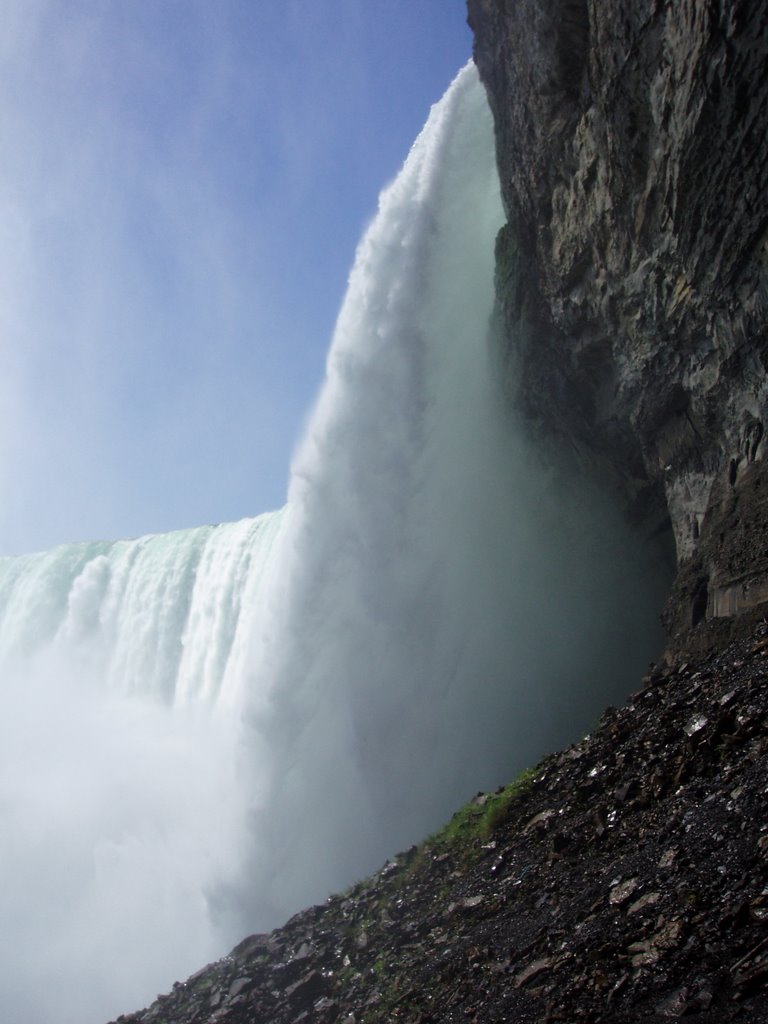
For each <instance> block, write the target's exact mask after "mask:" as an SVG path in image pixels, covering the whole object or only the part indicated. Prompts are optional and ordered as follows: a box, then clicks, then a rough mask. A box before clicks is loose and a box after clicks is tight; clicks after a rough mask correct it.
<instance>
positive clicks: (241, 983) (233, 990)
mask: <svg viewBox="0 0 768 1024" xmlns="http://www.w3.org/2000/svg"><path fill="white" fill-rule="evenodd" d="M250 984H251V979H250V978H235V980H234V981H233V982H232V984H231V985H230V986H229V992H228V993H227V999H234V998H235V996H239V995H240V993H241V992H242V991H243V989H244V988H246V987H247V986H248V985H250Z"/></svg>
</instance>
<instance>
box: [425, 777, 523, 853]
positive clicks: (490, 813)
mask: <svg viewBox="0 0 768 1024" xmlns="http://www.w3.org/2000/svg"><path fill="white" fill-rule="evenodd" d="M535 774H536V773H535V769H529V770H528V771H524V772H521V773H520V775H518V776H517V778H516V779H513V781H512V782H510V783H509V784H508V785H506V786H502V788H501V789H498V790H497V791H496V792H495V793H484V794H483V795H482V796H481V797H475V798H474V799H473V800H470V801H469V803H467V804H465V805H464V806H463V807H462V808H461V809H460V810H458V811H457V812H456V813H455V814H454V816H453V817H452V818H451V820H450V821H449V822H448V824H447V825H444V826H443V827H442V828H441V829H439V831H437V832H435V833H434V835H431V836H430V837H429V838H428V839H427V840H426V841H425V842H424V844H423V846H424V848H427V849H431V850H432V852H433V853H435V852H438V853H439V852H440V851H441V850H445V851H447V850H448V849H449V848H451V847H454V846H456V845H457V844H464V843H467V842H471V841H472V840H474V839H482V840H485V839H490V837H491V836H492V835H493V833H494V832H495V831H496V829H497V828H499V826H500V825H502V824H503V823H504V822H505V821H506V819H507V816H508V815H509V810H510V808H511V807H512V805H513V804H514V803H515V802H516V801H517V800H519V798H520V797H521V796H523V795H524V794H525V793H527V792H528V790H529V789H530V788H531V785H532V783H533V779H534V775H535Z"/></svg>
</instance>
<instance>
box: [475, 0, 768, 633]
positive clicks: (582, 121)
mask: <svg viewBox="0 0 768 1024" xmlns="http://www.w3.org/2000/svg"><path fill="white" fill-rule="evenodd" d="M468 11H469V22H470V25H471V27H472V29H473V31H474V34H475V60H476V62H477V65H478V68H479V70H480V74H481V76H482V78H483V81H484V83H485V85H486V88H487V91H488V95H489V99H490V103H491V107H492V109H493V114H494V119H495V125H496V136H497V148H498V159H499V168H500V174H501V181H502V191H503V198H504V203H505V207H506V211H507V216H508V224H507V226H506V228H505V229H504V230H503V231H502V233H501V235H500V237H499V240H498V244H497V268H498V269H497V289H498V296H499V304H500V308H501V312H502V316H503V318H504V322H505V326H506V331H507V334H508V336H510V337H511V336H515V337H517V338H519V337H521V336H522V337H524V339H525V341H524V345H523V349H522V352H521V353H520V354H519V357H516V358H519V365H517V366H516V367H515V375H516V377H517V379H519V380H520V381H521V387H520V401H521V402H522V404H523V406H524V409H525V412H526V414H527V416H528V418H529V422H530V423H531V424H532V427H533V429H535V430H537V431H541V432H543V433H544V434H546V435H548V436H550V437H554V438H559V439H560V440H561V441H563V442H564V443H565V445H566V447H568V448H574V447H575V449H576V450H577V452H578V453H579V458H580V459H581V460H582V461H583V462H584V463H585V465H589V466H590V468H591V469H593V470H594V471H596V472H597V473H599V474H601V475H602V476H603V477H604V479H605V480H606V481H609V482H610V483H611V484H612V485H618V486H619V487H620V489H621V493H622V495H623V500H624V502H625V504H626V506H627V508H628V510H629V512H630V514H631V515H632V516H633V517H634V518H635V519H636V520H637V521H638V522H640V523H641V524H642V527H643V529H645V530H646V531H648V532H653V531H661V532H663V531H664V529H665V528H667V527H669V526H671V529H672V531H673V534H674V542H675V548H676V555H677V564H678V570H679V571H678V575H677V578H676V581H675V584H674V586H673V589H672V594H671V596H670V599H669V603H668V606H667V610H666V613H665V614H666V624H667V627H668V630H669V632H670V634H671V635H672V636H673V637H674V636H675V635H677V636H678V642H679V638H680V637H682V636H684V635H685V634H686V633H687V631H688V630H689V629H690V628H691V627H695V626H697V625H698V624H699V623H700V622H703V621H705V620H706V619H712V618H716V617H725V618H731V619H734V620H735V619H736V618H738V617H739V616H740V615H741V614H742V613H743V612H744V611H745V610H747V609H752V608H754V607H755V606H756V605H757V604H759V603H761V602H763V601H765V599H766V596H768V585H767V582H766V581H768V530H767V529H766V522H768V519H767V517H766V515H765V511H766V500H767V498H766V486H768V483H767V482H766V481H765V480H764V476H765V473H764V455H765V447H766V439H765V423H766V412H767V410H766V400H767V398H768V387H767V385H766V372H765V371H766V360H767V359H768V331H767V320H766V316H767V312H768V274H767V273H766V271H767V262H768V191H767V190H766V181H767V180H768V178H767V176H766V175H767V172H768V0H708V2H705V0H674V2H662V0H638V2H637V3H633V4H629V5H628V4H624V3H620V2H618V0H469V2H468Z"/></svg>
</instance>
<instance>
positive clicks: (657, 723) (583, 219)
mask: <svg viewBox="0 0 768 1024" xmlns="http://www.w3.org/2000/svg"><path fill="white" fill-rule="evenodd" d="M468 6H469V13H470V22H471V24H472V26H473V29H474V31H475V34H476V60H477V63H478V66H479V68H480V71H481V74H482V77H483V79H484V81H485V83H486V86H487V88H488V91H489V96H490V100H491V105H492V108H493V111H494V117H495V121H496V130H497V139H498V152H499V165H500V172H501V178H502V187H503V192H504V200H505V204H506V209H507V213H508V218H509V223H508V226H507V228H506V229H505V230H504V231H503V232H502V234H501V236H500V239H499V243H498V278H497V283H498V296H499V305H500V308H501V311H502V314H503V319H504V323H505V326H506V329H507V334H508V336H510V337H515V338H516V339H518V341H519V338H520V337H521V336H522V337H523V338H524V344H523V348H522V352H520V353H519V356H515V360H516V365H515V373H516V375H519V376H521V377H522V380H523V387H522V389H521V394H522V395H523V396H524V399H523V400H524V403H525V409H526V412H527V413H528V415H529V417H530V422H531V423H532V424H533V425H534V427H535V429H537V430H540V431H541V432H542V433H543V434H544V435H546V436H547V437H549V438H552V439H553V440H554V441H555V442H556V443H557V442H562V444H563V447H564V448H567V449H569V450H574V449H575V450H576V452H577V453H578V457H579V458H580V459H581V461H582V462H583V463H584V464H585V465H588V466H589V467H590V468H591V469H592V470H594V471H595V472H597V473H598V474H601V475H602V476H603V478H604V479H605V480H606V481H609V482H610V485H611V486H614V487H617V488H619V489H620V491H621V493H622V495H623V500H624V502H625V503H626V505H627V507H628V509H629V510H630V511H631V513H632V515H633V516H634V517H635V518H636V519H637V520H638V521H639V522H640V523H642V524H644V527H645V528H646V529H647V530H649V531H654V530H657V531H661V532H663V531H665V530H667V529H670V528H671V530H672V532H673V534H674V539H675V544H676V550H677V555H678V573H677V578H676V581H675V585H674V588H673V593H672V595H671V598H670V601H669V604H668V608H667V613H666V618H667V623H668V626H669V628H670V632H671V643H670V649H669V654H668V659H667V663H666V666H665V667H663V668H662V667H660V668H658V669H657V670H655V671H654V672H653V673H652V674H651V675H650V676H649V677H648V678H647V679H645V680H644V681H643V687H642V689H641V690H639V691H638V693H637V694H635V695H634V697H632V698H631V699H630V701H629V703H628V704H627V706H626V707H625V708H623V709H621V710H618V711H617V710H613V709H612V710H609V711H608V712H606V714H605V715H604V717H603V719H602V720H601V722H600V724H599V727H598V728H597V729H596V731H595V732H594V734H593V735H592V736H591V737H587V738H586V739H585V740H583V741H582V742H581V743H579V744H577V745H576V746H574V747H572V748H570V749H569V750H567V751H565V752H563V753H561V754H558V755H554V756H552V757H550V758H548V759H547V760H545V761H544V762H543V763H542V764H541V765H540V766H539V767H538V768H537V769H536V770H535V771H534V772H533V773H531V774H530V775H529V776H526V777H525V778H524V779H523V780H521V781H520V783H519V784H517V785H513V786H512V787H509V788H508V789H507V790H505V791H504V792H503V793H501V794H498V795H495V796H491V797H488V798H481V799H479V800H477V801H475V803H474V804H471V805H470V806H469V807H468V808H466V809H465V810H464V811H463V812H461V813H460V815H459V816H458V818H457V819H455V821H454V823H453V824H452V826H449V827H448V828H447V829H446V830H444V832H443V833H442V834H440V835H439V836H438V837H434V838H433V839H432V840H430V841H428V842H427V843H426V844H425V845H424V846H423V847H421V848H420V849H419V850H412V851H410V852H409V853H407V854H404V855H402V856H400V857H398V858H397V859H396V860H395V861H393V862H392V863H391V864H389V865H387V866H385V868H384V869H383V870H382V871H381V872H380V873H379V874H378V875H377V876H375V877H373V878H372V879H369V880H368V881H366V882H363V883H361V884H360V885H358V886H356V887H355V888H354V889H352V890H351V891H350V892H348V893H346V894H344V895H341V896H336V897H333V898H331V899H330V900H329V901H328V902H327V904H326V905H324V906H321V907H315V908H312V909H310V910H307V911H305V912H303V913H301V914H298V915H297V916H296V917H294V918H293V919H292V920H291V921H289V922H288V923H287V924H286V925H285V926H284V927H283V928H280V929H277V930H276V931H274V932H273V933H271V934H270V935H258V936H252V937H251V938H249V939H246V940H245V941H244V942H243V943H241V945H240V946H238V947H237V948H236V949H235V950H234V951H233V952H232V954H231V955H230V956H227V957H224V958H223V959H222V960H221V961H219V962H218V963H216V964H212V965H210V966H209V967H207V968H204V969H203V970H202V971H200V972H198V974H197V975H195V976H194V977H193V978H190V979H189V980H188V981H187V982H186V983H183V984H177V985H175V986H174V989H173V991H172V992H171V993H169V994H168V995H167V996H164V997H161V998H159V999H158V1001H157V1002H156V1003H155V1004H153V1006H152V1007H150V1008H149V1009H148V1010H146V1011H143V1012H141V1013H137V1014H132V1015H130V1016H128V1017H122V1018H120V1020H121V1021H123V1022H128V1021H130V1022H131V1024H139V1022H141V1024H192V1022H195V1024H201V1022H214V1021H224V1022H229V1024H246V1022H248V1024H256V1022H263V1024H266V1022H274V1024H280V1022H286V1024H287V1022H297V1024H298V1022H305V1024H313V1022H317V1024H326V1022H327V1024H331V1022H337V1021H338V1022H345V1024H363V1022H366V1024H368V1022H369V1024H378V1022H384V1021H403V1022H405V1021H408V1022H413V1024H416V1022H422V1024H426V1022H433V1021H434V1022H458V1021H477V1022H484V1024H485V1022H491V1021H504V1020H506V1021H510V1022H515V1024H534V1022H536V1024H539V1022H548V1021H552V1022H554V1021H562V1022H565V1024H574V1022H575V1021H579V1020H583V1021H587V1022H600V1021H603V1022H611V1024H634V1022H636V1021H638V1020H643V1019H649V1020H674V1019H679V1018H683V1019H685V1020H686V1021H690V1022H691V1024H696V1022H698V1024H727V1022H731V1021H740V1022H744V1024H757V1022H762V1021H765V1020H766V1019H768V986H767V985H766V982H767V981H768V817H766V799H767V798H766V793H767V792H768V688H767V686H766V684H767V683H768V626H766V624H765V622H764V621H763V620H762V615H763V613H764V611H765V605H764V602H765V600H766V598H767V597H768V530H767V523H768V517H767V515H766V500H767V499H766V487H768V479H766V473H765V471H764V466H763V460H764V454H765V448H766V443H768V442H766V438H765V434H764V427H765V423H766V418H765V413H766V394H767V388H766V378H765V363H766V356H767V354H768V353H767V351H766V340H767V333H766V302H767V300H768V292H767V290H766V260H767V259H768V250H767V248H766V246H767V240H768V236H767V235H766V231H767V230H768V203H766V194H767V193H766V191H765V189H764V187H763V185H764V179H765V175H766V170H768V168H767V167H766V163H767V162H768V132H766V128H768V0H670V2H667V3H664V2H662V0H637V2H635V3H632V4H626V3H619V2H618V0H469V4H468ZM518 341H516V343H515V344H516V345H518ZM510 358H512V357H510Z"/></svg>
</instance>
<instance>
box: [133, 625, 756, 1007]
mask: <svg viewBox="0 0 768 1024" xmlns="http://www.w3.org/2000/svg"><path fill="white" fill-rule="evenodd" d="M716 647H717V645H716ZM767 755H768V625H766V624H764V623H763V624H760V625H758V626H757V627H756V628H755V630H754V631H753V632H752V633H751V634H750V635H749V636H747V637H743V638H741V639H739V640H737V641H733V642H732V643H730V644H729V645H728V646H726V647H725V648H724V649H720V650H719V653H711V652H710V653H706V654H700V655H698V656H697V657H695V658H693V659H691V660H690V661H688V662H687V663H682V664H678V665H675V666H665V667H659V668H657V669H655V670H653V671H652V672H651V673H650V675H648V676H647V677H646V678H645V679H644V680H643V684H642V689H640V690H639V691H638V692H637V693H635V694H634V695H633V696H632V697H631V698H630V701H629V702H628V704H627V705H626V706H625V707H623V708H621V709H615V708H611V709H609V710H608V711H606V713H605V714H604V715H603V717H602V719H601V720H600V722H599V724H598V726H597V727H596V729H595V731H594V733H593V734H592V735H590V736H587V737H586V738H585V739H583V740H582V741H581V742H580V743H577V744H576V745H574V746H572V747H570V748H569V749H567V750H565V751H563V752H562V753H559V754H556V755H554V756H551V757H549V758H547V759H546V760H544V761H543V762H542V763H541V764H540V765H539V766H538V767H537V768H536V769H534V770H533V771H532V772H531V773H527V774H526V775H525V776H524V777H522V778H521V779H520V780H518V782H517V784H515V785H513V786H511V787H509V788H508V789H507V790H506V791H505V792H504V793H501V794H496V795H488V794H478V796H477V797H475V798H474V800H473V801H471V802H470V804H469V805H468V806H467V807H466V808H465V809H464V810H463V811H462V812H460V813H459V815H458V816H457V818H456V819H455V820H454V822H453V824H452V826H448V827H447V828H446V829H444V830H443V832H442V833H438V835H437V836H435V837H433V838H432V839H431V840H428V841H427V842H426V843H425V844H423V846H421V847H419V848H418V849H416V848H414V849H412V850H410V851H408V852H407V853H405V854H403V855H401V856H399V857H397V858H395V859H394V860H393V861H392V862H390V863H388V864H386V865H385V866H384V867H383V868H382V870H381V871H380V872H379V873H378V874H377V875H375V876H373V877H372V878H370V879H368V880H367V881H364V882H361V883H360V884H358V885H356V886H355V887H354V888H352V889H351V890H349V891H348V892H346V893H344V894H341V895H337V896H333V897H332V898H331V899H329V900H328V902H327V903H326V904H325V905H323V906H318V907H313V908H311V909H309V910H307V911H304V912H302V913H300V914H297V915H296V916H295V917H293V918H292V919H291V920H290V921H288V923H287V924H286V925H285V926H284V927H282V928H278V929H277V930H275V931H274V932H272V933H271V934H269V935H254V936H251V937H250V938H248V939H246V940H245V941H244V942H242V943H241V944H240V945H239V946H238V947H237V948H236V949H234V950H233V951H232V953H231V954H230V955H229V956H226V957H224V958H223V959H222V960H220V961H219V962H217V963H214V964H211V965H209V966H208V967H206V968H204V969H203V970H201V971H199V972H198V973H197V974H195V975H193V977H191V978H190V979H188V980H187V981H186V982H184V983H180V984H176V985H175V986H174V988H173V990H172V991H171V992H170V993H169V994H168V995H165V996H161V997H159V998H158V1000H157V1002H155V1003H154V1004H153V1005H152V1006H151V1007H150V1008H149V1009H147V1010H145V1011H143V1012H141V1013H135V1014H130V1015H128V1016H123V1017H120V1018H119V1022H120V1024H193V1022H194V1024H202V1022H210V1024H213V1022H218V1021H222V1022H228V1024H268V1022H270V1024H283V1022H285V1024H288V1022H294V1024H301V1022H306V1024H310V1022H312V1024H334V1022H345V1024H378V1022H385V1021H402V1022H410V1024H417V1022H420V1024H427V1022H467V1021H475V1022H483V1024H485V1022H489V1021H494V1022H496V1021H509V1022H516V1024H534V1022H535V1024H539V1022H542V1024H543V1022H554V1021H562V1022H564V1024H566V1022H567V1024H573V1022H575V1021H587V1022H590V1024H596V1022H600V1021H603V1022H611V1024H636V1022H637V1021H638V1020H646V1019H647V1020H649V1021H653V1020H659V1021H664V1020H677V1019H684V1020H685V1021H688V1022H691V1024H727V1022H731V1021H734V1022H735V1021H740V1022H745V1024H746V1022H749V1024H753V1022H754V1024H758V1022H764V1021H765V1020H766V1019H768V813H767V811H768V806H767V805H768V756H767Z"/></svg>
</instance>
